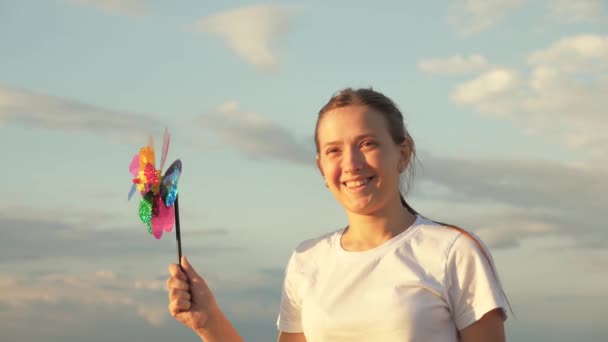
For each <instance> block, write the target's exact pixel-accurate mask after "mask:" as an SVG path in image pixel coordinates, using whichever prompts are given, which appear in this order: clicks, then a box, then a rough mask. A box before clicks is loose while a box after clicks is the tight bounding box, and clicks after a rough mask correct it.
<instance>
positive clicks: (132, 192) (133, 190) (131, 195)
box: [127, 183, 137, 201]
mask: <svg viewBox="0 0 608 342" xmlns="http://www.w3.org/2000/svg"><path fill="white" fill-rule="evenodd" d="M136 189H137V185H135V183H133V185H131V190H129V197H128V198H127V200H128V201H130V200H131V197H133V194H134V193H135V190H136Z"/></svg>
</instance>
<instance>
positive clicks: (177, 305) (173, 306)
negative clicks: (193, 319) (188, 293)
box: [169, 300, 190, 316]
mask: <svg viewBox="0 0 608 342" xmlns="http://www.w3.org/2000/svg"><path fill="white" fill-rule="evenodd" d="M188 310H190V302H189V301H187V300H174V301H171V302H170V303H169V312H170V313H171V315H172V316H175V315H177V314H178V313H181V312H184V311H188Z"/></svg>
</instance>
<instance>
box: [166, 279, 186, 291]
mask: <svg viewBox="0 0 608 342" xmlns="http://www.w3.org/2000/svg"><path fill="white" fill-rule="evenodd" d="M167 289H169V290H171V289H178V290H184V291H189V290H190V284H189V283H188V282H186V281H184V280H181V279H177V278H173V277H171V278H169V279H167Z"/></svg>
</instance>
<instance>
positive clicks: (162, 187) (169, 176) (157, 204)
mask: <svg viewBox="0 0 608 342" xmlns="http://www.w3.org/2000/svg"><path fill="white" fill-rule="evenodd" d="M169 141H170V136H169V131H168V130H167V129H166V128H165V133H164V136H163V145H162V154H161V160H160V168H159V169H156V167H155V153H154V141H153V138H152V137H150V139H149V142H148V145H147V146H144V147H142V148H141V149H140V150H139V153H138V154H136V155H135V156H133V159H132V160H131V164H130V165H129V171H130V172H131V175H132V176H133V177H134V178H133V180H132V182H133V184H132V185H131V190H130V191H129V195H128V200H131V197H132V196H133V194H135V192H136V191H139V192H140V194H141V196H142V200H141V202H140V204H139V218H140V219H141V221H142V222H143V223H144V224H145V225H146V226H147V227H148V232H149V233H150V234H152V235H153V236H154V237H155V238H156V239H160V238H161V237H162V235H163V231H165V232H170V231H171V230H172V229H173V224H174V222H175V238H176V240H177V250H178V262H180V265H181V256H182V248H181V238H180V230H179V203H178V194H177V183H178V180H179V176H180V175H181V173H182V162H181V160H179V159H176V160H175V161H174V162H173V163H172V164H171V165H169V167H168V168H167V170H166V171H165V173H164V174H162V169H163V167H164V166H165V161H166V159H167V153H168V152H169Z"/></svg>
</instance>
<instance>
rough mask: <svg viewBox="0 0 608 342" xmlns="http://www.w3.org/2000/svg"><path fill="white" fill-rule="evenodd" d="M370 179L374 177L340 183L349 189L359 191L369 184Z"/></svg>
mask: <svg viewBox="0 0 608 342" xmlns="http://www.w3.org/2000/svg"><path fill="white" fill-rule="evenodd" d="M372 179H374V176H372V177H367V178H365V179H360V180H356V181H349V182H342V185H344V186H345V187H347V188H349V189H359V188H363V187H365V186H366V185H367V184H369V182H371V181H372Z"/></svg>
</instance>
